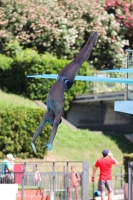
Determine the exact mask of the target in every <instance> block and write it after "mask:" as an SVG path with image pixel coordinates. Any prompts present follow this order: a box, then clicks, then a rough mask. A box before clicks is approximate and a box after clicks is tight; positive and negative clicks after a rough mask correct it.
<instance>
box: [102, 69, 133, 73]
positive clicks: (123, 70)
mask: <svg viewBox="0 0 133 200" xmlns="http://www.w3.org/2000/svg"><path fill="white" fill-rule="evenodd" d="M101 72H119V73H133V68H128V69H126V68H120V69H107V70H101Z"/></svg>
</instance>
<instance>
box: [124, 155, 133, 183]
mask: <svg viewBox="0 0 133 200" xmlns="http://www.w3.org/2000/svg"><path fill="white" fill-rule="evenodd" d="M131 161H133V153H131V154H124V156H123V165H124V169H125V176H124V179H125V182H126V183H128V162H131Z"/></svg>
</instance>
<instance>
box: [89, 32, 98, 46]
mask: <svg viewBox="0 0 133 200" xmlns="http://www.w3.org/2000/svg"><path fill="white" fill-rule="evenodd" d="M97 39H98V33H97V32H96V31H95V32H92V34H91V40H90V41H92V42H93V46H96V44H97Z"/></svg>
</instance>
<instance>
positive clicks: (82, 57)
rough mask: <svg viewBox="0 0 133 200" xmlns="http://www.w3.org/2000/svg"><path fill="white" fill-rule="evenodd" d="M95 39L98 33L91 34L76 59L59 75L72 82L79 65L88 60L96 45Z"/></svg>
mask: <svg viewBox="0 0 133 200" xmlns="http://www.w3.org/2000/svg"><path fill="white" fill-rule="evenodd" d="M97 38H98V33H97V32H93V33H92V34H91V36H90V38H89V39H88V40H87V42H86V44H85V45H84V47H83V48H82V49H81V51H80V52H79V54H78V55H77V56H76V58H75V59H74V60H73V61H72V62H71V63H70V64H68V65H67V66H66V67H65V68H63V69H62V70H61V72H60V73H59V74H63V75H64V76H65V77H66V78H67V79H68V80H69V81H71V82H73V81H74V79H75V76H76V75H77V73H78V71H79V69H80V67H81V65H82V64H83V63H84V62H85V61H86V60H88V59H89V57H90V54H91V51H92V48H93V46H94V45H96V41H97Z"/></svg>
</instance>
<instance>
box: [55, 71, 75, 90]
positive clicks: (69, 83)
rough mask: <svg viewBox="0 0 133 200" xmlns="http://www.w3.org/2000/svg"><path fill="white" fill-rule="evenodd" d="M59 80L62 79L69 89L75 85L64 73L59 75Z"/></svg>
mask: <svg viewBox="0 0 133 200" xmlns="http://www.w3.org/2000/svg"><path fill="white" fill-rule="evenodd" d="M57 80H60V81H63V82H64V83H65V84H66V86H67V90H68V89H70V88H71V87H72V85H73V82H70V81H69V80H68V79H67V78H66V77H65V76H63V75H62V74H61V75H58V77H57Z"/></svg>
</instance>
